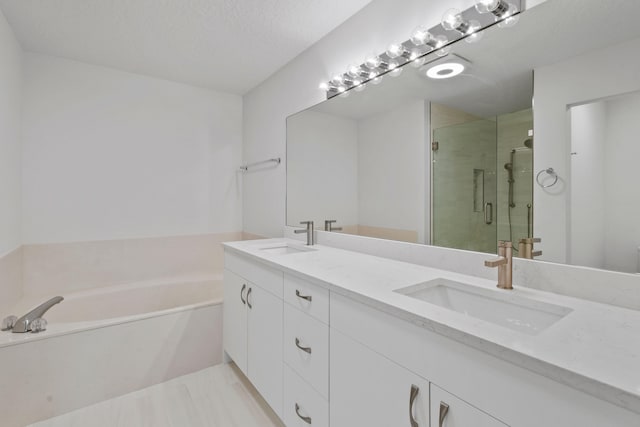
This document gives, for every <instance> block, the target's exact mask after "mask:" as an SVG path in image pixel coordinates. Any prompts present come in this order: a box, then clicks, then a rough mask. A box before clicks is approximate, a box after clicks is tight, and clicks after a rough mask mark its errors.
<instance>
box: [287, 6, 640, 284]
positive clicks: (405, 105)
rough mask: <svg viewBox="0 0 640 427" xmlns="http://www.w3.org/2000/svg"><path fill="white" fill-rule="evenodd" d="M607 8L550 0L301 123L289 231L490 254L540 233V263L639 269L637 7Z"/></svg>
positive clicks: (296, 131) (316, 110) (290, 173)
mask: <svg viewBox="0 0 640 427" xmlns="http://www.w3.org/2000/svg"><path fill="white" fill-rule="evenodd" d="M604 6H605V4H604V3H603V2H601V1H596V0H548V1H547V2H545V3H543V4H542V5H540V6H537V7H535V8H533V9H531V10H527V11H525V12H524V13H522V14H521V15H520V21H519V22H518V24H517V25H516V26H514V27H512V28H498V27H497V26H494V27H491V28H489V29H487V30H486V31H485V32H484V36H483V38H482V39H481V40H480V41H477V42H476V43H467V42H465V41H460V42H457V43H456V44H454V45H453V46H452V49H451V51H450V52H449V54H448V55H446V56H444V57H440V56H437V55H435V54H433V55H429V56H427V57H426V58H425V61H424V63H421V64H419V65H420V66H417V67H416V66H414V65H418V64H408V65H406V66H404V67H403V70H402V73H401V74H400V75H398V76H395V77H392V76H390V75H386V76H385V78H384V79H383V80H382V81H381V82H379V84H375V85H374V84H371V83H369V84H368V86H367V87H366V88H365V89H364V90H362V91H359V92H355V91H354V90H351V91H349V96H347V97H343V96H337V97H334V98H332V99H330V100H328V101H325V102H323V103H320V104H318V105H316V106H314V107H312V108H310V109H308V110H305V111H302V112H300V113H298V114H295V115H293V116H291V117H289V118H288V119H287V224H288V225H290V226H299V223H300V222H301V221H306V220H313V221H314V222H315V223H316V224H317V226H318V228H320V229H322V228H324V225H325V221H326V220H336V222H335V223H332V224H331V227H333V228H338V229H337V230H335V232H341V233H351V234H358V235H363V236H370V237H379V238H385V239H393V240H401V241H407V242H414V243H421V244H431V245H437V246H443V247H450V248H458V249H468V250H474V251H480V252H488V253H495V252H496V243H497V241H498V240H510V241H512V242H514V246H515V247H516V249H517V248H518V242H519V241H520V240H522V239H526V238H533V237H539V238H541V239H542V242H541V243H539V244H536V250H542V252H543V254H542V256H541V257H540V259H543V260H547V261H553V262H561V263H571V264H575V265H583V266H590V267H596V268H606V269H611V270H616V271H623V272H628V273H637V272H638V271H640V265H639V254H640V249H639V247H640V223H639V222H638V221H637V218H638V217H639V214H640V192H638V191H637V190H636V179H635V171H636V169H637V166H636V163H637V162H638V161H640V143H637V136H636V135H640V129H639V128H640V124H639V123H640V121H639V120H637V118H638V117H640V27H639V26H637V25H636V23H635V21H636V19H637V17H638V16H640V2H637V1H635V0H629V1H623V0H618V1H610V2H606V7H604ZM534 99H535V102H534ZM516 252H517V251H516ZM518 255H521V254H518V253H516V256H518Z"/></svg>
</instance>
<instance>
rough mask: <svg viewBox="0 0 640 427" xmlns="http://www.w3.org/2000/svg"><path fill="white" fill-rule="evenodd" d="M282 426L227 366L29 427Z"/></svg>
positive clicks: (252, 389)
mask: <svg viewBox="0 0 640 427" xmlns="http://www.w3.org/2000/svg"><path fill="white" fill-rule="evenodd" d="M63 426H64V427H70V426H83V427H86V426H91V427H102V426H104V427H114V426H118V427H129V426H131V427H139V426H153V427H165V426H166V427H200V426H202V427H235V426H238V427H254V426H255V427H284V425H283V424H282V423H281V422H280V421H279V420H278V417H277V416H276V415H275V414H274V413H273V411H271V409H270V408H268V407H267V405H266V403H265V402H264V400H262V398H261V397H260V396H259V395H258V393H257V392H256V391H255V389H254V388H253V387H252V386H251V385H250V384H248V382H247V381H246V380H245V379H244V378H243V376H242V374H240V373H239V371H238V368H236V367H235V366H234V365H232V364H224V365H217V366H214V367H212V368H207V369H205V370H202V371H199V372H196V373H193V374H189V375H185V376H182V377H179V378H175V379H173V380H170V381H167V382H164V383H162V384H158V385H154V386H151V387H148V388H146V389H143V390H139V391H136V392H133V393H130V394H126V395H124V396H120V397H117V398H114V399H110V400H106V401H104V402H100V403H98V404H95V405H92V406H88V407H86V408H82V409H78V410H76V411H73V412H69V413H68V414H64V415H61V416H58V417H55V418H51V419H48V420H44V421H40V422H38V423H35V424H31V427H63Z"/></svg>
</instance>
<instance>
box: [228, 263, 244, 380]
mask: <svg viewBox="0 0 640 427" xmlns="http://www.w3.org/2000/svg"><path fill="white" fill-rule="evenodd" d="M248 290H249V283H248V282H247V281H245V280H244V279H243V278H242V277H240V276H238V275H237V274H235V273H232V272H231V271H229V270H225V271H224V308H223V313H224V314H223V335H222V336H223V342H224V350H225V351H226V352H227V354H228V355H229V357H231V358H232V359H233V361H234V362H235V364H236V365H238V368H240V370H241V371H242V372H243V373H244V374H245V375H246V374H247V308H246V295H247V292H248Z"/></svg>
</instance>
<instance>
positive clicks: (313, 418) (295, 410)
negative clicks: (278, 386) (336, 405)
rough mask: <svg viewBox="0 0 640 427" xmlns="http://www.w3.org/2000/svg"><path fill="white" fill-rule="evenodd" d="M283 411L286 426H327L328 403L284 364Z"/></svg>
mask: <svg viewBox="0 0 640 427" xmlns="http://www.w3.org/2000/svg"><path fill="white" fill-rule="evenodd" d="M283 412H284V418H283V420H284V423H285V425H286V426H287V427H314V426H317V427H328V426H329V403H328V402H327V401H326V400H325V399H324V398H323V397H322V396H320V395H319V394H318V392H316V391H315V390H314V389H313V388H311V387H310V386H309V385H308V384H307V383H306V382H305V381H304V380H303V379H302V378H300V377H299V376H298V375H297V374H296V373H295V372H294V371H293V370H292V369H291V368H289V367H288V366H286V365H285V366H284V411H283ZM307 417H308V418H307ZM303 418H306V419H303Z"/></svg>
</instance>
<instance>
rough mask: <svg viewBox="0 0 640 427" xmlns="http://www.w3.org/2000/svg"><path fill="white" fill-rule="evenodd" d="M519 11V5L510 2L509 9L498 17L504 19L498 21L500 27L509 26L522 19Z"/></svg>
mask: <svg viewBox="0 0 640 427" xmlns="http://www.w3.org/2000/svg"><path fill="white" fill-rule="evenodd" d="M518 12H519V9H518V6H516V5H515V4H510V5H509V9H507V11H506V12H505V13H504V14H503V15H502V16H501V17H499V18H496V19H502V21H500V22H499V23H498V27H500V28H509V27H513V26H514V25H516V24H517V23H518V21H519V20H520V15H518Z"/></svg>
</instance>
